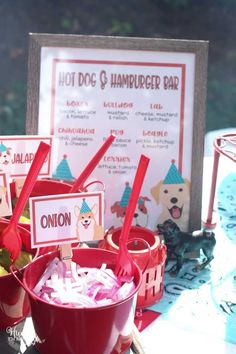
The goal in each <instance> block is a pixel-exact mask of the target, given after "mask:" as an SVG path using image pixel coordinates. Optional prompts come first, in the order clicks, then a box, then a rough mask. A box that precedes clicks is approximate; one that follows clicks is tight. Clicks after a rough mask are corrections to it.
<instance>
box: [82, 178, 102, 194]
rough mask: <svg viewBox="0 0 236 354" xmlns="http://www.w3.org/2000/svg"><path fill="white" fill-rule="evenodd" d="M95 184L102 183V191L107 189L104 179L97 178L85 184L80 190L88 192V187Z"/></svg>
mask: <svg viewBox="0 0 236 354" xmlns="http://www.w3.org/2000/svg"><path fill="white" fill-rule="evenodd" d="M93 184H101V186H102V189H101V191H103V192H104V191H105V184H104V183H103V182H102V181H99V180H96V181H92V182H89V183H88V184H86V185H85V186H82V187H81V188H80V189H79V191H78V192H80V193H81V192H88V187H90V186H92V185H93Z"/></svg>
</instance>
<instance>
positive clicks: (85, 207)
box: [80, 198, 91, 214]
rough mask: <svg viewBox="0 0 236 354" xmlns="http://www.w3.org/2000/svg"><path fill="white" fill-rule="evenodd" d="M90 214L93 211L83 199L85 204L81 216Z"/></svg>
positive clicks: (81, 209) (82, 206)
mask: <svg viewBox="0 0 236 354" xmlns="http://www.w3.org/2000/svg"><path fill="white" fill-rule="evenodd" d="M90 212H91V209H90V207H89V206H88V204H87V203H86V201H85V198H83V203H82V205H81V208H80V214H85V213H90Z"/></svg>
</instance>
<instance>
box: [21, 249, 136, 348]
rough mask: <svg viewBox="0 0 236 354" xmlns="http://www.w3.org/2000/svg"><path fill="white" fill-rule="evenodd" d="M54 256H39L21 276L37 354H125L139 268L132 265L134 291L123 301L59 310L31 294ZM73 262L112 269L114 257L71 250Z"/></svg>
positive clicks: (105, 253)
mask: <svg viewBox="0 0 236 354" xmlns="http://www.w3.org/2000/svg"><path fill="white" fill-rule="evenodd" d="M56 256H57V257H59V252H57V251H54V252H51V253H48V254H45V255H41V256H40V257H38V258H37V259H36V260H35V261H34V262H32V263H30V264H29V265H28V266H27V268H26V270H25V272H24V277H23V284H22V285H23V287H24V288H25V290H26V291H27V292H28V295H29V299H30V304H31V315H32V320H33V324H34V328H35V332H36V342H37V343H36V346H37V348H38V350H39V351H40V353H41V354H49V353H63V354H67V353H70V354H121V353H122V354H123V353H125V352H126V351H127V350H128V348H129V347H130V345H131V343H132V327H133V320H134V314H135V303H136V294H137V292H138V289H139V287H140V284H141V272H140V270H139V268H138V267H137V266H136V265H135V273H134V281H135V285H136V289H135V291H134V292H133V293H132V294H130V296H129V297H127V299H125V300H121V301H119V302H117V303H114V304H112V305H109V306H104V307H96V308H75V307H63V306H60V305H55V304H50V303H48V302H46V301H44V300H42V299H40V298H39V297H37V296H36V295H35V294H34V293H33V291H32V289H33V288H34V287H35V285H36V283H37V282H38V280H39V278H40V277H41V275H42V274H43V272H44V270H45V268H46V266H47V264H48V262H49V261H51V260H52V259H53V258H54V257H56ZM73 260H74V261H75V262H76V263H78V264H80V265H81V266H82V267H97V268H100V266H101V265H102V263H106V264H107V265H108V267H109V268H111V269H114V268H115V264H116V260H117V254H116V253H114V252H110V251H107V250H102V249H95V248H88V249H73Z"/></svg>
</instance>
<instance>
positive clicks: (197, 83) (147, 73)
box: [26, 33, 208, 231]
mask: <svg viewBox="0 0 236 354" xmlns="http://www.w3.org/2000/svg"><path fill="white" fill-rule="evenodd" d="M71 53H73V54H72V57H73V59H71V60H70V56H71ZM140 58H141V59H140ZM63 60H64V62H63ZM207 60H208V42H207V41H195V40H172V39H155V38H129V37H107V36H84V35H63V34H38V33H35V34H30V36H29V62H28V94H27V119H26V133H27V134H42V133H43V134H46V133H48V134H52V135H54V137H55V138H57V137H56V136H55V135H57V127H58V124H59V123H60V122H62V120H64V119H65V120H66V118H63V119H62V118H61V120H60V118H57V117H58V116H60V113H61V112H62V111H61V110H60V109H61V108H60V107H61V106H60V105H61V103H60V99H59V94H60V90H62V88H61V86H62V85H64V86H63V90H66V86H65V85H68V86H70V87H69V91H70V92H69V93H68V96H66V95H67V93H66V92H67V91H63V94H62V91H61V97H67V98H68V97H70V96H69V95H70V94H72V101H70V102H77V101H76V99H75V97H76V96H73V95H75V94H76V93H78V94H79V95H81V97H83V99H82V100H81V99H80V100H79V102H82V101H84V102H86V101H89V99H88V100H87V99H86V95H90V94H91V92H92V90H93V89H94V90H95V88H94V87H95V86H96V84H97V83H99V88H96V89H97V91H96V92H95V93H96V94H94V96H96V99H97V101H99V99H100V93H101V95H102V94H104V90H103V89H104V88H105V89H107V97H112V99H108V103H107V102H106V103H107V104H108V105H109V104H110V108H111V109H112V110H113V111H114V110H115V109H116V110H121V111H122V104H120V102H126V101H125V98H126V97H127V96H128V95H130V96H129V97H131V99H129V100H127V101H128V103H130V102H131V101H132V100H134V103H135V104H137V105H139V104H140V101H142V102H144V103H145V102H147V104H148V107H149V110H150V112H148V109H147V110H146V111H145V114H146V117H148V113H150V114H149V115H151V114H152V112H151V108H150V107H151V105H152V103H151V99H150V98H147V97H149V96H150V97H152V99H154V98H155V97H159V99H157V100H156V101H153V102H154V106H153V107H152V108H154V109H156V110H158V109H160V110H162V113H161V114H162V115H163V117H164V116H167V117H170V118H169V123H168V124H169V126H168V128H166V131H165V128H163V125H162V126H161V128H160V125H161V124H165V123H164V122H162V121H161V123H160V124H159V123H158V124H157V118H155V117H161V115H160V113H159V112H158V113H156V112H157V111H156V112H155V113H154V118H153V119H154V120H153V122H152V123H151V122H149V121H148V122H147V121H144V119H145V118H142V119H143V121H142V122H141V118H140V119H139V118H137V117H140V116H142V112H141V111H139V112H140V115H137V114H136V113H137V112H136V113H135V115H136V118H135V119H136V120H135V121H132V123H131V122H130V124H129V127H128V128H127V130H128V129H130V127H131V126H132V127H133V128H132V129H133V130H135V129H134V128H136V127H135V125H136V123H135V122H136V121H137V122H141V124H140V126H142V128H141V129H142V130H140V131H142V132H143V133H142V134H143V136H142V139H140V142H138V139H136V140H135V138H137V137H135V132H134V131H132V133H131V134H132V137H131V140H132V139H133V143H134V144H135V142H134V141H136V145H137V151H136V152H134V150H136V148H134V145H132V146H131V145H129V142H128V143H127V142H126V151H130V153H131V154H133V155H132V158H131V160H132V159H133V160H135V161H133V162H132V163H131V165H132V164H134V167H133V170H132V173H131V174H127V176H125V177H127V180H129V181H130V182H132V178H133V174H134V171H135V165H137V164H136V163H137V161H138V156H136V155H137V153H138V151H140V152H143V153H145V152H150V153H151V155H153V156H154V157H155V158H154V159H153V161H154V160H156V159H157V160H158V164H156V166H155V168H156V169H157V170H159V166H160V167H161V168H163V169H164V167H162V166H163V164H165V163H166V154H165V153H164V154H163V149H162V150H161V148H159V147H158V148H157V149H156V150H155V145H154V141H159V142H160V141H161V139H159V140H157V139H156V138H158V137H159V138H163V139H165V134H166V136H168V138H169V140H168V139H167V138H166V141H167V142H168V143H167V150H168V149H169V150H171V149H172V148H171V143H170V140H171V139H172V138H171V134H172V133H173V134H176V135H174V136H175V137H176V136H178V139H177V138H173V139H172V140H171V141H174V145H176V147H175V148H174V149H173V150H171V152H170V153H169V155H168V153H167V155H168V163H169V164H170V161H169V160H170V159H171V157H172V155H174V154H175V151H177V150H178V153H177V157H178V158H177V160H178V170H179V171H180V172H181V173H183V170H184V169H186V171H187V172H186V175H188V179H189V180H190V181H191V189H190V201H189V204H190V206H189V211H188V217H187V219H188V220H187V227H184V228H185V229H188V230H191V231H192V230H196V229H199V228H200V227H201V205H202V174H203V153H204V133H205V101H206V86H207ZM65 62H66V64H65ZM64 64H65V65H67V68H70V71H65V70H67V69H65V70H64V69H60V70H61V71H60V70H59V67H60V65H64ZM70 65H71V66H70ZM73 65H76V66H73ZM78 65H79V66H78ZM102 65H104V66H105V69H104V70H105V72H106V74H107V73H108V74H107V76H105V80H104V81H102V79H101V77H100V79H98V81H96V82H95V81H94V82H93V84H92V81H91V80H92V79H91V77H90V81H91V82H87V87H84V88H82V83H81V82H80V83H81V85H80V86H79V72H77V71H76V69H75V68H84V67H86V69H87V71H89V70H90V68H91V73H92V72H95V74H94V75H95V76H96V78H97V77H98V73H100V74H101V71H102ZM112 65H113V66H112ZM61 67H63V66H61ZM111 68H112V69H111ZM113 68H114V71H115V70H118V71H119V70H124V72H126V74H124V75H126V76H122V75H123V74H122V75H121V74H120V77H123V78H127V77H128V76H127V75H130V76H129V78H130V80H131V77H132V78H134V80H135V79H137V82H136V83H135V82H133V83H132V85H133V86H132V85H131V83H130V82H129V87H128V86H127V85H128V84H127V80H126V79H125V80H124V81H123V82H122V83H121V82H118V84H117V82H116V85H119V87H115V89H114V86H113V87H112V85H113V84H114V82H112V83H111V75H112V71H109V70H113ZM127 68H128V69H127ZM86 69H85V70H86ZM63 70H64V71H63ZM81 70H82V71H83V69H81ZM127 70H128V74H127ZM152 70H153V73H154V74H153V75H152ZM164 70H166V73H167V74H168V75H164ZM82 71H81V73H82ZM119 72H120V71H119ZM159 72H160V73H162V74H160V75H159V74H158V73H159ZM72 73H75V74H73V75H77V76H78V77H77V76H76V81H71V80H72V79H73V76H72ZM84 73H85V72H84ZM130 73H131V74H130ZM140 73H141V74H140ZM172 73H173V76H172ZM176 73H177V74H176ZM67 74H68V76H66V75H67ZM69 74H70V75H69ZM60 75H61V76H60ZM81 75H82V74H81ZM84 75H85V74H84ZM109 75H110V76H109ZM178 75H179V76H178ZM95 76H94V77H95ZM165 76H166V77H167V80H166V82H165V80H164V77H165ZM74 77H75V76H74ZM114 77H115V76H114ZM114 77H113V78H114ZM117 77H118V76H117ZM158 77H159V79H158ZM174 77H176V78H177V79H176V80H177V81H176V82H174ZM62 79H63V80H64V81H63V83H62V81H60V80H62ZM65 80H67V81H65ZM85 80H86V79H85ZM109 80H110V81H109ZM158 80H159V81H158ZM168 80H169V81H168ZM47 81H48V83H47ZM118 81H119V80H118ZM45 82H46V83H45ZM75 82H76V84H75ZM107 83H108V84H109V85H110V86H109V87H108V84H107ZM102 84H103V88H102ZM175 84H176V87H175ZM47 85H48V87H49V91H48V92H47V94H46V91H45V89H44V86H45V87H47ZM75 85H77V87H76V88H75V91H73V89H74V88H72V86H75ZM122 85H123V86H122ZM125 85H126V86H125ZM135 85H136V86H137V87H136V89H135ZM158 85H159V86H158ZM160 85H161V86H160ZM84 86H86V81H84ZM88 86H90V87H88ZM124 86H125V89H124ZM131 86H132V87H131ZM98 89H99V90H100V91H98ZM113 89H114V90H113ZM121 89H123V93H122V92H121ZM155 89H156V91H155ZM175 89H176V92H177V91H178V94H177V93H176V94H175ZM158 90H159V91H158ZM73 92H76V93H73ZM81 92H82V93H81ZM117 92H119V94H120V95H121V96H119V98H123V101H122V99H120V100H119V99H117V100H116V94H117V95H118V93H117ZM120 92H121V93H120ZM131 92H132V95H131ZM140 92H141V93H140ZM154 93H158V95H159V96H158V95H156V96H155V95H154ZM122 95H123V96H122ZM49 96H51V97H49ZM89 97H90V96H89ZM132 97H134V98H133V99H132ZM172 98H173V99H172ZM44 99H45V100H46V101H47V100H48V101H47V103H46V104H45V102H44ZM102 100H104V98H101V102H105V101H102ZM159 100H160V101H159ZM172 100H173V102H175V103H174V104H175V108H173V109H175V111H173V112H176V113H173V114H176V116H175V117H176V120H175V121H177V123H175V121H174V118H173V116H171V114H172V113H171V112H172V110H171V107H172ZM67 102H68V101H67ZM111 102H113V103H111ZM114 102H116V104H117V102H118V106H116V104H115V105H114ZM162 102H164V104H163V103H162ZM95 104H96V102H95V101H94V102H93V105H95ZM119 104H120V106H119ZM174 104H173V105H174ZM158 105H159V106H158ZM64 106H66V104H65V103H64ZM130 107H131V106H130ZM163 107H164V108H163ZM77 108H78V107H77ZM103 108H104V107H103ZM123 108H124V107H123ZM67 109H68V107H67ZM79 109H80V108H78V110H79ZM83 109H84V107H83ZM90 109H91V107H90ZM128 109H129V107H128ZM132 109H133V108H132V107H131V109H130V111H129V112H128V111H127V107H126V113H127V112H128V113H127V114H128V115H129V117H130V116H132V114H133V113H134V112H133V111H132ZM139 109H140V108H139ZM78 110H77V111H76V112H80V111H78ZM97 110H98V109H97ZM97 110H96V112H97ZM163 110H164V111H163ZM85 111H86V107H85ZM81 112H82V111H81ZM83 112H84V111H83ZM99 112H100V115H99V121H98V118H97V116H98V114H97V113H95V115H90V116H89V118H84V119H83V118H82V116H79V117H80V118H79V120H78V119H75V120H74V122H75V123H73V122H72V121H70V129H71V127H73V126H74V128H75V129H79V128H81V129H86V126H87V125H86V124H87V123H88V122H89V124H88V126H89V127H90V128H91V121H93V122H95V123H93V124H94V125H93V127H96V128H97V129H101V128H103V129H104V131H106V133H107V134H105V132H104V131H102V130H101V131H99V132H98V134H95V135H96V136H98V137H99V138H97V139H98V140H97V141H95V140H96V138H94V137H93V143H91V146H89V147H88V146H87V150H86V151H88V150H89V153H88V156H87V158H89V156H92V155H93V153H95V151H94V149H95V147H96V146H98V144H99V143H100V142H102V140H104V138H105V136H107V135H108V133H111V132H112V131H114V130H115V131H117V132H118V133H119V132H120V134H121V131H123V126H122V124H124V125H125V124H126V123H125V122H124V123H122V122H121V121H120V122H119V124H118V125H117V121H116V119H117V118H116V117H117V115H116V116H112V113H111V115H110V116H109V117H108V115H109V114H110V113H109V112H108V109H107V107H106V110H105V108H104V112H103V111H102V114H101V111H99ZM90 113H91V111H90ZM115 114H117V111H116V113H115ZM158 114H159V116H158ZM85 116H86V114H85ZM63 117H64V116H63ZM68 117H69V114H68ZM94 117H95V118H94ZM101 117H102V118H101ZM104 117H105V118H104ZM129 117H128V118H127V117H126V118H127V120H129ZM69 118H71V117H69ZM56 119H59V121H56ZM101 119H105V120H104V124H101ZM109 119H110V120H112V119H113V121H112V122H113V123H114V129H112V127H111V126H109V124H110V122H109ZM119 119H121V117H120V118H119ZM148 119H149V118H146V120H148ZM155 119H156V120H155ZM158 119H159V120H160V119H161V118H158ZM171 119H172V121H171ZM68 121H69V119H68ZM58 122H59V123H58ZM170 122H172V123H170ZM149 123H150V124H149ZM73 124H74V125H73ZM151 124H152V125H151ZM175 124H176V126H175ZM107 125H108V128H107V129H106V126H107ZM137 125H138V124H137ZM101 126H102V127H101ZM146 126H149V128H148V129H147V130H145V132H144V127H146ZM91 129H92V128H91ZM158 129H160V130H158ZM124 130H125V128H124ZM175 130H176V131H178V132H177V133H174V131H175ZM68 131H69V130H67V131H66V133H65V131H64V133H63V132H62V133H63V134H64V136H65V135H66V134H67V133H68ZM170 131H171V133H170ZM123 133H124V132H123ZM63 134H61V135H60V139H62V135H63ZM68 134H69V133H68ZM145 134H146V136H145ZM155 134H156V136H154V135H155ZM158 134H160V135H159V136H158ZM161 134H163V136H161ZM124 135H125V133H124ZM127 135H128V133H127ZM129 135H130V131H129ZM58 136H59V133H58ZM119 138H120V137H119ZM147 138H148V141H151V149H150V150H149V149H148V148H147V146H148V145H147V144H146V141H147ZM58 139H59V137H58ZM69 139H70V137H69ZM73 139H74V137H73ZM154 139H156V140H154ZM120 140H122V139H120ZM61 141H62V140H61ZM163 141H164V140H163ZM188 141H189V144H188V143H187V142H188ZM70 143H71V142H70ZM63 144H65V141H63ZM118 144H119V142H118ZM127 144H128V145H127ZM138 144H139V145H138ZM145 144H146V145H145ZM162 144H163V142H162ZM186 144H187V145H186ZM124 145H125V144H124ZM145 146H146V149H147V150H145ZM120 147H121V145H120ZM63 148H64V149H66V148H65V147H63ZM114 148H115V146H114ZM81 149H82V147H81ZM143 149H144V150H143ZM57 150H58V149H57ZM83 151H85V150H83ZM113 151H114V150H113ZM123 151H124V150H123ZM71 155H73V156H72V157H71V159H72V160H73V159H76V157H75V154H71ZM82 155H83V154H82ZM162 155H163V158H162ZM112 156H113V158H114V159H115V157H116V158H117V156H116V155H115V153H114V152H113V154H112ZM180 156H181V158H180ZM185 157H186V159H185ZM111 159H112V157H111ZM180 160H181V161H180ZM109 161H110V160H109V159H106V163H108V162H109ZM58 162H59V158H58V161H57V163H58ZM72 163H73V161H72ZM82 164H83V165H85V161H82ZM114 164H115V162H114ZM128 167H129V168H130V169H131V167H132V166H128ZM122 168H123V166H122ZM153 169H154V167H153ZM101 171H102V173H103V175H106V176H107V175H108V171H107V170H106V167H105V164H103V165H100V172H101ZM165 171H167V168H165ZM119 172H120V171H119ZM76 173H77V171H76ZM162 174H163V175H164V170H163V173H162ZM165 174H166V172H165ZM98 175H99V172H98ZM99 177H101V175H100V176H99ZM114 177H116V176H115V175H114V176H113V179H114ZM125 177H124V176H122V175H120V181H121V180H122V183H124V178H125ZM148 178H149V177H148ZM166 178H167V175H166ZM105 179H106V177H105ZM149 182H150V181H149V179H148V180H147V183H149ZM175 183H176V182H175ZM153 184H154V183H149V187H150V189H151V186H152V185H153ZM123 189H124V187H123V186H121V187H120V195H121V193H122V190H123ZM149 196H150V195H149ZM149 199H150V198H149ZM113 200H114V199H113ZM151 203H153V200H152V201H151ZM154 204H155V203H153V206H154ZM109 207H110V208H111V205H110V206H109ZM151 209H153V207H152V208H151ZM152 218H153V217H152ZM106 226H110V225H106ZM141 226H148V227H151V228H152V229H155V222H154V221H153V222H152V223H151V226H150V224H146V225H141Z"/></svg>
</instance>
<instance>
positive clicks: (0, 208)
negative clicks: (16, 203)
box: [0, 186, 11, 216]
mask: <svg viewBox="0 0 236 354" xmlns="http://www.w3.org/2000/svg"><path fill="white" fill-rule="evenodd" d="M9 215H11V211H10V208H9V205H8V203H7V200H6V187H4V186H0V216H9Z"/></svg>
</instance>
